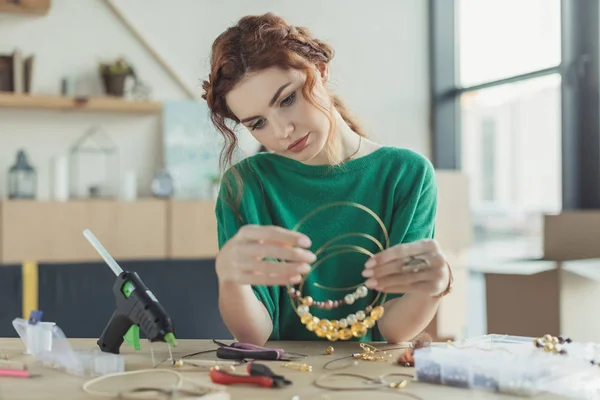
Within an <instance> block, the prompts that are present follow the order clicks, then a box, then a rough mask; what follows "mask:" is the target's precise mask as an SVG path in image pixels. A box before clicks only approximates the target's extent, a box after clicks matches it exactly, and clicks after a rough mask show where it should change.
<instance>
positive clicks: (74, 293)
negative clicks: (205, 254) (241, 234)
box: [39, 260, 231, 339]
mask: <svg viewBox="0 0 600 400" xmlns="http://www.w3.org/2000/svg"><path fill="white" fill-rule="evenodd" d="M120 265H121V266H122V267H123V269H125V270H129V271H135V272H137V273H138V275H139V276H140V278H141V279H142V281H143V282H144V283H145V284H146V286H147V287H148V288H149V289H150V290H151V291H152V292H153V293H154V294H155V296H156V297H157V298H158V300H159V302H160V303H161V304H162V305H163V307H164V308H165V309H166V310H167V312H168V313H169V315H170V317H171V319H172V321H173V324H174V326H175V329H176V337H177V338H180V339H190V338H194V339H214V338H223V339H228V338H231V335H230V334H229V332H228V330H227V329H226V327H225V325H224V323H223V321H222V319H221V317H220V314H219V310H218V308H217V306H216V305H217V299H218V285H217V278H216V274H215V271H214V260H160V261H155V260H153V261H128V262H120ZM115 279H116V278H115V275H114V274H113V273H112V271H111V270H110V268H109V267H108V266H107V265H106V264H104V263H86V264H44V265H40V300H39V303H40V308H41V309H42V310H43V311H44V319H46V320H48V321H55V322H56V323H57V324H58V325H59V326H60V327H61V328H62V329H63V330H64V331H65V334H66V335H67V337H85V338H97V337H99V336H100V334H101V333H102V331H103V330H104V327H105V326H106V324H107V323H108V320H109V319H110V316H111V315H112V313H113V311H114V308H115V299H114V297H113V294H112V286H113V284H114V281H115Z"/></svg>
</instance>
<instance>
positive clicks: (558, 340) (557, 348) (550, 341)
mask: <svg viewBox="0 0 600 400" xmlns="http://www.w3.org/2000/svg"><path fill="white" fill-rule="evenodd" d="M565 343H571V339H570V338H563V337H562V336H551V335H544V336H542V337H541V338H536V339H535V340H534V344H535V347H537V348H543V349H544V351H545V352H546V353H554V354H567V351H566V350H565V349H564V348H563V345H564V344H565Z"/></svg>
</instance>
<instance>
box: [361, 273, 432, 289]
mask: <svg viewBox="0 0 600 400" xmlns="http://www.w3.org/2000/svg"><path fill="white" fill-rule="evenodd" d="M436 277H437V274H436V273H435V272H433V271H431V270H425V271H420V272H414V273H410V274H395V275H389V276H385V277H383V278H379V279H378V278H370V279H367V281H366V282H365V286H366V287H368V288H369V289H376V290H381V289H383V288H386V287H390V286H407V285H412V284H415V283H418V282H422V281H431V280H435V279H436Z"/></svg>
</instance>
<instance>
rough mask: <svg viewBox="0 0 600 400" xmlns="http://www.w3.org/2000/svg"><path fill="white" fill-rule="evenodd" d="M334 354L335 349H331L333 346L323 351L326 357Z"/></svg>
mask: <svg viewBox="0 0 600 400" xmlns="http://www.w3.org/2000/svg"><path fill="white" fill-rule="evenodd" d="M334 352H335V349H334V348H333V346H328V347H327V348H326V349H325V354H327V355H328V356H330V355H332V354H333V353H334Z"/></svg>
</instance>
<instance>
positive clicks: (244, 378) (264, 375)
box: [210, 362, 292, 388]
mask: <svg viewBox="0 0 600 400" xmlns="http://www.w3.org/2000/svg"><path fill="white" fill-rule="evenodd" d="M246 370H247V371H248V375H236V374H230V373H229V372H225V371H223V370H222V369H219V368H213V369H211V371H210V379H211V380H212V381H213V383H217V384H220V385H235V384H249V385H258V386H262V387H265V388H280V387H284V386H288V385H291V384H292V381H290V380H288V379H285V377H284V376H283V375H277V374H275V373H273V371H272V370H271V369H270V368H269V367H267V366H266V365H263V364H256V363H253V362H251V363H248V366H247V367H246Z"/></svg>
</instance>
